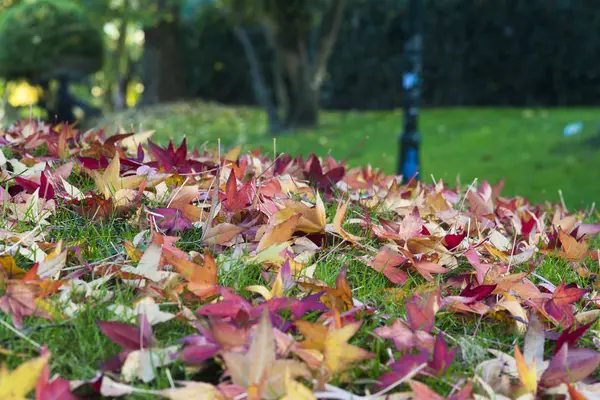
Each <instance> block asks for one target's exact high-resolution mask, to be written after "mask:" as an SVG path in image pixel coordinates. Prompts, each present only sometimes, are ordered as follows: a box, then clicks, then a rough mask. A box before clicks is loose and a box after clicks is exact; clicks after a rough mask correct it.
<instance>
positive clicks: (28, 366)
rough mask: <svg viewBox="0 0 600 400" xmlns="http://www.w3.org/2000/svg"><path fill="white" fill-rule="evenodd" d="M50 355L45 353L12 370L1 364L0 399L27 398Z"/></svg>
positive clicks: (14, 399) (19, 399)
mask: <svg viewBox="0 0 600 400" xmlns="http://www.w3.org/2000/svg"><path fill="white" fill-rule="evenodd" d="M48 357H49V356H48V355H45V356H42V357H38V358H34V359H33V360H29V361H26V362H24V363H23V364H21V365H19V366H18V367H17V369H15V370H14V371H10V372H9V371H8V370H7V369H6V366H4V365H2V366H0V399H2V400H25V396H26V395H27V393H29V392H31V391H32V390H33V388H34V387H35V385H36V383H37V380H38V378H39V376H40V374H41V373H42V369H43V368H44V366H45V365H46V362H47V361H48Z"/></svg>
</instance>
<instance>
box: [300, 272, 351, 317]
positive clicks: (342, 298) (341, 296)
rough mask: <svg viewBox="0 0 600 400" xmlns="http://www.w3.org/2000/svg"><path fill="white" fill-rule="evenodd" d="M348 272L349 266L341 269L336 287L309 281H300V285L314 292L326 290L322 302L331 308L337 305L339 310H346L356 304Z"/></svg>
mask: <svg viewBox="0 0 600 400" xmlns="http://www.w3.org/2000/svg"><path fill="white" fill-rule="evenodd" d="M347 273H348V268H347V267H343V268H342V269H341V270H340V273H339V274H338V276H337V278H336V280H335V288H330V287H328V286H323V285H319V284H314V283H309V282H299V285H300V286H302V287H304V288H305V289H308V290H311V291H312V292H322V291H324V292H325V294H324V295H323V296H321V302H322V303H323V304H325V305H326V306H327V307H329V308H334V307H335V308H336V309H337V310H338V311H340V312H344V311H348V310H349V309H351V308H352V307H353V306H354V302H353V300H352V289H350V285H349V284H348V280H347V279H346V275H347Z"/></svg>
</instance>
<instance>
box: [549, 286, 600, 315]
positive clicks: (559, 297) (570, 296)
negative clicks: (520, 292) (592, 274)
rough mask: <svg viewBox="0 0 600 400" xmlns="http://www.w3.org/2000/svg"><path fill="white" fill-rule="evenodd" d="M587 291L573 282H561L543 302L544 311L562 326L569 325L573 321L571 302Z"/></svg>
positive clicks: (577, 299) (587, 290)
mask: <svg viewBox="0 0 600 400" xmlns="http://www.w3.org/2000/svg"><path fill="white" fill-rule="evenodd" d="M589 291H590V290H589V289H583V288H579V287H577V285H576V284H574V283H571V284H568V285H565V283H564V282H561V283H560V285H558V287H557V288H556V289H555V290H554V293H552V298H551V299H550V300H549V301H547V302H546V303H545V304H544V311H545V312H546V313H547V314H548V315H549V316H550V317H551V318H553V319H554V320H555V321H556V322H558V323H560V324H561V325H562V326H571V325H573V323H574V322H575V315H574V314H573V303H575V302H577V301H579V300H581V298H582V297H583V296H584V295H585V294H586V293H588V292H589Z"/></svg>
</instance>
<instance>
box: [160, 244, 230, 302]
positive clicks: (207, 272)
mask: <svg viewBox="0 0 600 400" xmlns="http://www.w3.org/2000/svg"><path fill="white" fill-rule="evenodd" d="M163 259H164V260H165V263H167V264H170V265H171V266H172V267H173V269H174V270H175V271H176V272H177V273H179V274H180V275H181V276H183V278H184V279H185V280H187V281H188V284H187V288H188V289H189V290H190V292H193V293H194V294H195V295H197V296H199V297H201V298H205V297H209V296H212V295H214V294H216V293H218V287H217V285H218V280H217V263H216V262H215V259H214V258H213V257H212V255H211V254H210V252H209V251H208V249H207V248H205V249H204V265H203V266H200V265H198V264H196V263H194V262H192V261H188V260H184V259H182V258H179V257H177V256H175V254H173V253H172V252H171V251H169V250H163Z"/></svg>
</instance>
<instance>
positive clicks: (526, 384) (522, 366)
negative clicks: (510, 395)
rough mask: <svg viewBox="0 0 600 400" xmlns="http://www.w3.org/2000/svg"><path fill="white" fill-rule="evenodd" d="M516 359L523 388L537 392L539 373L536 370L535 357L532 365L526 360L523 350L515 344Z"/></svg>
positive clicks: (530, 391) (533, 392) (529, 391)
mask: <svg viewBox="0 0 600 400" xmlns="http://www.w3.org/2000/svg"><path fill="white" fill-rule="evenodd" d="M515 361H516V363H517V373H518V374H519V380H520V381H521V384H522V385H523V390H524V391H525V392H527V393H532V394H535V393H536V392H537V375H536V372H535V358H534V359H533V360H532V361H531V367H529V366H528V365H527V363H526V362H525V358H524V357H523V354H521V350H519V347H518V346H515Z"/></svg>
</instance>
